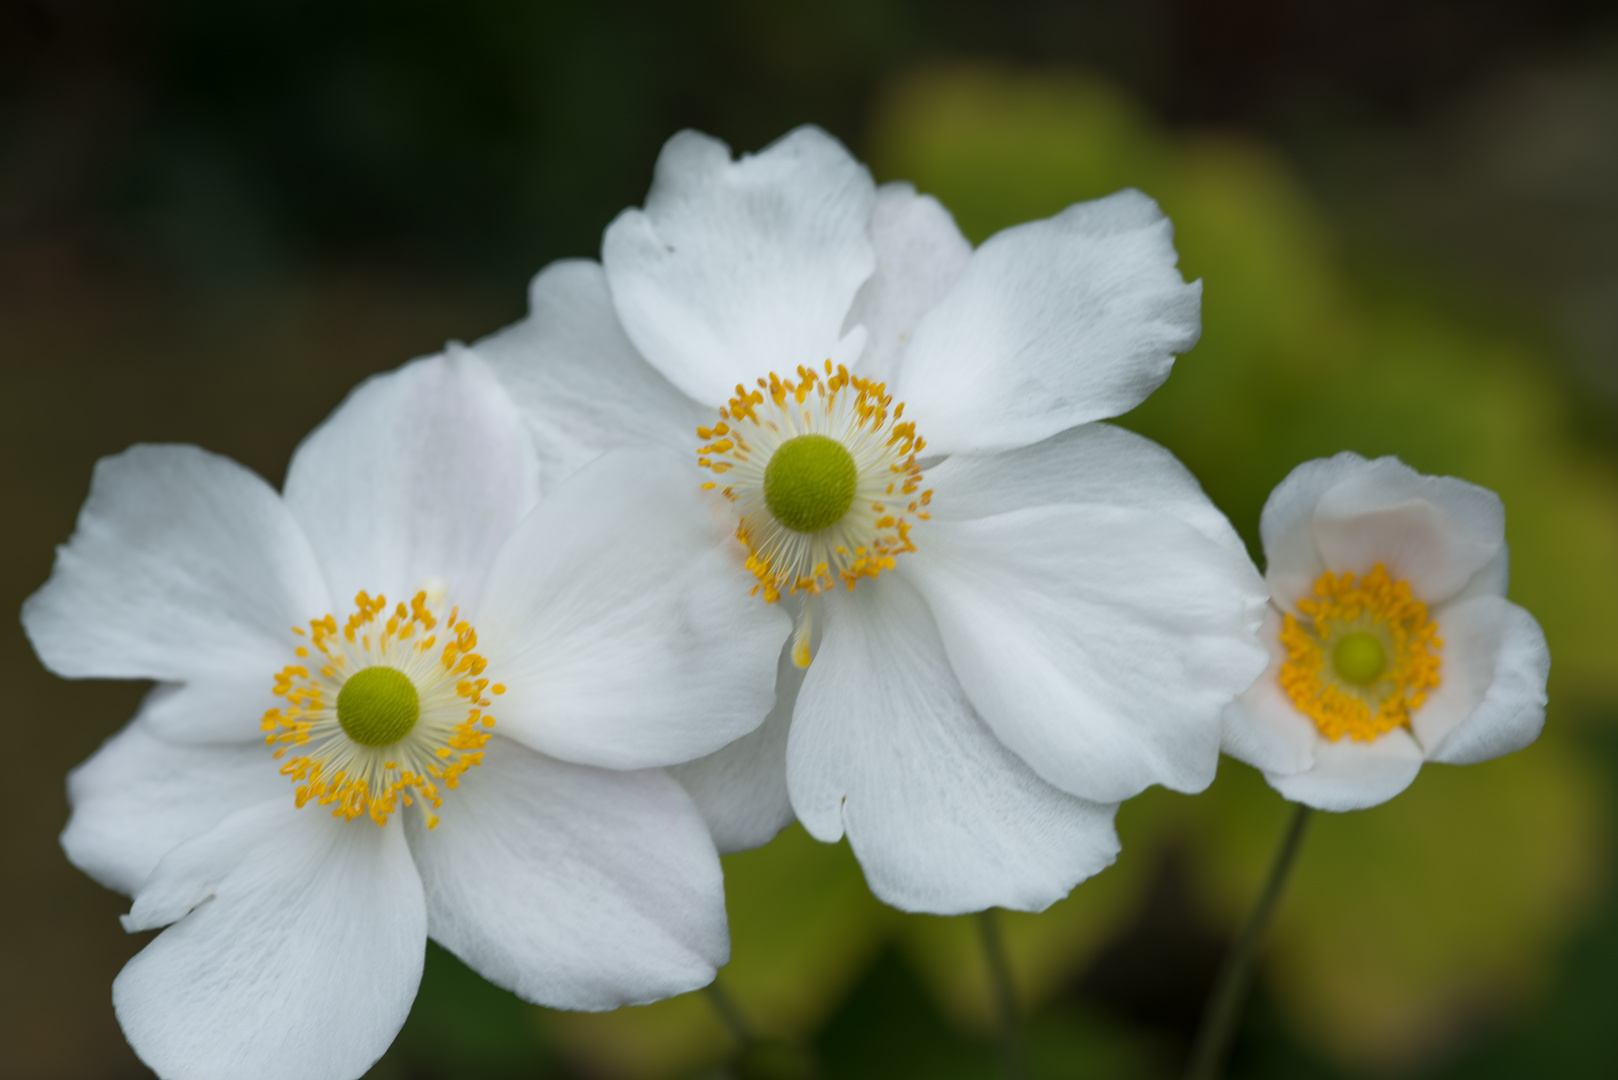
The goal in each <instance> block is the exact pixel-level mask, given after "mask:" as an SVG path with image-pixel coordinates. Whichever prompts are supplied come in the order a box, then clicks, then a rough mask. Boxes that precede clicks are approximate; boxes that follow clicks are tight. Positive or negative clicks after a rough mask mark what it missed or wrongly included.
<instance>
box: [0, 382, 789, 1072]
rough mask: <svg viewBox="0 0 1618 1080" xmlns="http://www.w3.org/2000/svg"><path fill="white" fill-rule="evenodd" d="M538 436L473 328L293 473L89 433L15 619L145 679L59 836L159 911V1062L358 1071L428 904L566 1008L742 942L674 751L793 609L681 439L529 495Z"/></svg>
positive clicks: (42, 648)
mask: <svg viewBox="0 0 1618 1080" xmlns="http://www.w3.org/2000/svg"><path fill="white" fill-rule="evenodd" d="M539 465H540V463H539V461H538V459H537V458H536V456H535V455H534V452H533V447H532V444H531V440H530V437H529V435H528V433H527V432H526V430H525V429H524V426H523V424H522V421H521V419H520V417H519V415H518V413H517V411H516V408H515V406H514V405H513V403H512V402H511V401H510V399H509V398H508V397H507V396H506V395H505V393H504V391H503V390H501V389H500V387H499V385H498V384H497V383H496V381H495V380H494V379H493V378H492V377H491V376H490V374H489V373H488V371H487V369H486V368H485V367H484V366H483V365H482V364H481V363H480V362H478V361H477V360H476V359H475V358H471V357H464V356H463V357H457V358H449V359H446V358H442V357H439V358H433V359H429V360H424V361H418V362H416V363H413V364H410V365H408V366H406V367H404V368H403V369H401V370H399V371H397V372H395V373H392V374H388V375H384V376H380V377H377V378H374V379H372V380H370V381H368V382H367V383H365V384H364V385H362V386H361V387H360V388H359V389H357V390H356V391H355V392H354V393H353V394H352V395H351V396H350V397H349V398H348V400H347V401H346V402H345V403H344V404H343V405H342V406H341V407H340V408H339V409H338V410H337V412H336V413H335V414H333V416H332V417H331V418H330V419H329V420H327V421H326V423H325V424H324V425H323V426H321V427H320V428H319V429H317V430H316V431H315V432H314V433H313V434H311V435H310V436H309V438H308V439H306V440H305V441H304V443H303V445H302V446H300V447H299V449H298V451H297V454H296V455H295V457H294V458H293V460H292V463H291V467H290V469H289V472H288V475H287V480H286V485H285V488H284V491H283V492H282V493H280V494H277V493H276V492H275V490H274V489H272V488H271V487H270V486H269V485H267V484H266V483H264V481H262V480H261V479H259V478H258V477H257V476H256V475H254V474H253V473H251V472H249V471H248V470H247V469H245V468H242V467H241V466H239V465H236V464H234V463H233V462H230V461H228V460H226V459H224V458H221V457H218V456H215V455H212V454H209V453H206V452H204V451H202V450H199V449H196V448H194V447H187V446H136V447H134V448H133V449H131V450H129V451H127V452H125V453H123V454H120V455H117V456H115V457H111V458H107V459H106V460H104V461H102V462H101V463H100V464H99V465H98V466H97V467H96V471H95V477H94V481H93V483H92V485H91V491H90V496H89V499H88V501H87V502H86V503H85V506H84V509H83V511H82V513H81V515H80V517H79V522H78V528H77V530H76V532H75V533H74V535H73V537H72V539H71V541H70V542H69V543H68V544H67V545H66V546H64V547H63V548H62V549H61V550H60V552H59V554H58V558H57V562H56V567H55V570H54V571H53V573H52V575H51V578H50V580H49V581H48V582H47V583H46V584H45V586H44V587H43V588H42V589H40V591H39V592H38V593H36V594H35V595H34V596H33V597H32V598H31V599H30V600H29V601H28V603H27V604H26V606H25V608H24V611H23V622H24V624H25V626H26V628H27V631H28V635H29V637H30V639H31V640H32V642H33V644H34V647H35V649H36V650H37V651H38V653H39V655H40V657H41V658H42V659H43V660H44V662H45V663H46V665H47V666H48V667H50V668H51V669H52V670H53V671H55V672H57V673H58V674H60V675H64V676H67V677H70V678H78V677H86V676H88V677H106V678H145V679H154V680H157V682H158V685H157V686H156V688H155V689H154V690H153V691H152V692H151V693H150V695H149V696H148V697H147V698H146V699H145V701H144V703H143V704H142V706H141V708H140V711H139V714H138V715H137V716H136V717H135V719H134V720H133V721H132V722H131V723H130V724H129V725H128V726H127V727H126V728H125V729H124V730H123V731H121V732H120V733H118V734H117V735H115V736H114V737H113V738H112V739H110V740H109V741H108V742H107V744H106V745H105V746H103V747H102V748H101V749H100V750H99V751H98V752H97V753H96V755H95V756H94V757H92V758H91V759H90V760H89V761H88V762H87V763H86V764H84V765H83V766H81V767H80V768H79V769H78V770H77V771H75V772H74V773H73V774H72V777H71V779H70V781H69V794H70V798H71V801H72V804H73V815H72V819H71V821H70V822H69V824H68V826H67V829H66V831H65V832H64V833H63V836H62V843H63V846H64V848H65V849H66V851H67V853H68V856H69V858H70V859H72V861H73V862H74V863H75V864H76V865H77V866H79V867H80V868H82V869H83V870H85V871H86V872H87V873H89V874H90V875H91V876H92V877H94V878H95V879H96V880H97V881H99V882H101V883H103V884H105V885H107V886H108V887H110V888H113V889H117V890H119V891H121V892H124V893H126V894H128V895H130V896H132V897H133V898H134V905H133V907H132V909H131V911H130V913H129V914H128V915H127V916H125V917H124V924H125V926H126V927H127V928H128V929H129V930H131V931H138V930H150V929H155V928H158V927H163V926H168V929H167V930H165V931H164V932H163V933H162V934H160V935H159V936H158V937H157V938H156V939H155V940H154V941H153V942H152V943H151V944H150V945H148V946H147V947H146V948H145V949H144V950H143V951H142V952H141V953H140V954H139V955H137V956H136V957H135V958H134V959H133V960H131V961H130V962H129V964H128V965H127V966H126V967H125V968H124V969H123V971H122V973H120V974H119V976H118V978H117V981H116V982H115V983H114V984H113V1002H114V1005H115V1007H116V1009H117V1013H118V1018H119V1021H120V1022H121V1024H122V1025H123V1028H124V1031H125V1033H126V1035H127V1036H128V1038H129V1040H130V1043H131V1045H132V1046H133V1047H134V1048H135V1051H136V1052H137V1053H138V1054H139V1055H140V1057H141V1058H142V1060H144V1061H145V1062H146V1063H147V1064H148V1065H150V1066H151V1067H152V1068H153V1069H154V1070H155V1071H156V1072H157V1073H158V1074H159V1075H161V1076H164V1077H196V1076H216V1077H231V1078H232V1080H255V1078H288V1080H292V1078H296V1080H312V1078H313V1080H322V1078H329V1080H351V1078H353V1077H356V1076H359V1075H360V1074H361V1073H363V1072H364V1071H365V1070H366V1068H367V1067H369V1066H370V1064H371V1063H372V1062H373V1061H375V1060H376V1059H377V1057H378V1056H380V1055H381V1053H382V1052H383V1051H384V1050H385V1049H386V1048H387V1046H388V1044H389V1043H390V1042H391V1041H392V1039H393V1037H394V1035H395V1034H396V1033H397V1032H398V1030H399V1027H400V1025H401V1024H402V1023H403V1022H404V1019H405V1016H406V1014H407V1013H408V1011H409V1009H410V1005H411V1001H412V1000H413V999H414V997H415V993H416V987H417V984H418V982H419V980H420V977H421V970H422V960H423V956H424V952H425V947H426V939H427V937H428V936H429V935H430V936H431V937H433V938H434V939H435V940H437V941H438V942H440V943H441V944H442V945H444V946H445V947H446V948H448V949H449V950H451V951H452V952H454V953H455V954H456V955H458V956H459V957H460V958H461V959H462V960H464V961H465V962H466V963H467V964H469V965H470V966H471V967H472V968H474V969H475V970H477V971H479V972H480V973H482V974H483V975H484V976H485V977H487V978H488V979H490V980H491V981H493V982H495V983H497V984H499V985H500V986H503V987H506V988H508V989H511V990H513V991H515V992H516V993H518V994H519V995H521V996H522V997H524V998H525V999H527V1000H529V1001H534V1002H539V1003H542V1004H546V1005H552V1006H557V1007H561V1008H570V1009H608V1008H613V1007H616V1006H618V1005H621V1004H625V1003H632V1002H644V1001H650V1000H654V999H657V998H661V997H666V996H668V995H671V994H677V993H681V992H684V991H687V990H691V989H694V988H696V987H699V986H701V985H703V984H705V983H707V982H708V981H709V980H711V979H712V978H713V975H714V972H715V970H716V968H717V967H718V966H719V965H721V964H723V963H724V962H725V960H726V959H727V957H728V952H729V943H728V934H727V929H726V921H725V910H724V897H723V886H722V879H721V874H720V867H719V862H718V855H717V852H716V851H715V849H714V846H713V842H712V840H711V838H710V836H709V834H708V831H707V829H706V827H705V824H704V822H703V819H702V817H701V815H700V813H699V812H698V810H697V808H696V807H695V805H694V804H693V802H692V800H691V798H690V797H689V796H688V795H687V794H686V792H685V791H684V789H683V788H681V787H680V786H679V785H678V784H677V783H676V782H675V781H674V780H673V779H671V778H670V777H669V775H668V774H667V773H666V772H664V771H663V770H661V769H659V768H653V766H659V765H663V764H667V763H670V762H676V761H681V760H686V759H689V758H692V757H695V756H697V755H701V754H704V753H708V752H711V751H712V750H714V749H715V748H716V747H718V746H720V745H722V744H724V743H725V742H727V741H729V740H730V739H733V738H735V737H736V736H738V735H740V734H742V733H745V732H747V731H749V730H751V729H752V728H754V727H755V726H757V724H758V723H759V721H760V719H761V718H762V717H763V715H764V713H765V712H766V711H767V710H768V708H769V706H770V703H771V701H772V700H773V693H774V691H773V683H772V680H771V677H770V676H771V674H772V670H773V661H774V658H775V656H776V655H777V654H778V652H779V650H780V648H781V646H782V643H783V641H784V640H785V639H786V636H787V634H788V632H789V630H790V623H789V621H788V619H787V617H786V616H785V615H782V614H781V613H780V612H776V611H764V610H761V608H760V606H759V605H758V604H757V603H756V602H754V601H752V600H751V599H750V598H748V597H747V596H746V582H748V581H750V580H751V579H750V577H749V576H748V574H747V573H746V571H745V570H744V569H743V567H742V562H743V560H742V559H741V558H739V557H738V556H737V554H736V552H735V551H734V546H735V541H734V540H733V539H732V538H731V535H730V530H729V528H728V527H727V525H726V523H725V522H723V521H722V520H719V519H716V518H715V516H714V515H713V514H712V513H711V511H710V508H708V507H703V506H701V505H698V504H696V503H694V502H693V501H692V499H691V498H690V496H689V491H688V488H689V486H690V485H689V484H688V483H687V482H686V478H687V475H688V469H689V466H688V464H687V462H686V461H684V460H682V459H680V458H679V456H678V455H674V454H673V453H672V452H671V451H667V450H660V449H656V448H642V449H639V450H626V451H624V452H622V453H618V454H612V455H608V456H605V457H603V458H602V459H600V460H599V461H597V462H596V463H595V464H593V465H592V466H591V467H590V468H588V469H585V470H583V471H582V472H580V473H578V474H577V475H576V476H574V477H573V478H572V480H571V482H569V483H568V484H565V485H562V486H560V487H557V488H555V489H554V490H553V491H552V492H551V493H550V494H549V496H548V497H547V498H546V499H545V500H544V501H543V502H540V503H538V505H536V499H537V492H538V487H539ZM644 514H655V515H656V517H657V520H658V523H659V524H658V530H657V532H656V533H655V534H652V533H648V532H647V531H646V530H645V529H643V528H642V527H641V526H640V524H639V518H640V516H641V515H644ZM738 590H739V591H740V594H741V595H740V596H738ZM171 924H172V925H171Z"/></svg>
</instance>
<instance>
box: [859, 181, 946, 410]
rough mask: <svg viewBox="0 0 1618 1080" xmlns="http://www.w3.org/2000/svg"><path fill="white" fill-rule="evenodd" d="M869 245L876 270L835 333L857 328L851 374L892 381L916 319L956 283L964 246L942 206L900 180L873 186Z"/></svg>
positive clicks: (936, 302) (935, 303)
mask: <svg viewBox="0 0 1618 1080" xmlns="http://www.w3.org/2000/svg"><path fill="white" fill-rule="evenodd" d="M871 243H872V245H873V246H874V247H875V249H876V271H875V272H874V273H873V274H872V275H871V276H870V277H869V278H867V279H866V281H865V284H864V285H862V286H861V287H860V291H859V293H858V295H856V296H855V297H854V306H853V307H852V308H851V309H850V310H849V313H848V316H847V317H846V318H845V319H844V321H843V329H844V330H845V332H846V331H847V330H851V329H853V328H854V327H856V326H864V327H865V329H866V335H867V336H866V339H865V354H864V355H863V356H861V357H860V362H859V371H860V373H861V374H862V375H864V376H866V377H867V378H871V379H876V380H878V381H882V380H886V379H889V378H892V376H893V373H894V371H895V369H896V367H897V365H898V361H899V358H900V356H902V355H903V353H904V350H905V347H906V346H907V345H908V344H909V343H910V338H911V335H913V334H914V333H915V330H916V325H917V324H918V323H920V322H921V319H922V316H924V315H926V314H927V312H929V311H931V310H932V309H933V308H934V307H936V306H937V304H938V302H939V301H940V300H942V299H943V298H944V296H945V295H947V294H948V292H949V290H950V288H951V287H952V286H954V284H955V282H956V281H958V280H959V279H960V276H961V274H962V272H963V271H964V270H965V269H966V263H967V260H968V259H970V258H971V257H972V245H971V244H970V243H968V242H967V239H966V237H964V236H962V235H961V230H960V229H958V228H956V227H955V219H954V218H953V217H951V216H950V212H949V211H948V210H946V209H944V207H943V204H941V203H940V202H939V201H938V200H937V199H935V198H933V197H932V196H931V195H918V194H916V189H915V188H914V187H912V186H911V185H910V184H907V183H903V182H895V183H891V184H883V185H882V186H881V187H879V188H877V191H876V203H875V205H874V206H873V207H872V208H871Z"/></svg>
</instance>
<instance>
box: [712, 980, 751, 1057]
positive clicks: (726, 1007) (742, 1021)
mask: <svg viewBox="0 0 1618 1080" xmlns="http://www.w3.org/2000/svg"><path fill="white" fill-rule="evenodd" d="M704 989H705V990H706V991H707V994H708V1000H709V1001H711V1002H713V1007H714V1012H716V1013H718V1014H719V1019H721V1020H723V1021H724V1022H725V1026H726V1027H727V1028H729V1029H730V1033H731V1034H732V1035H734V1036H735V1037H736V1042H737V1043H739V1044H740V1045H742V1046H744V1047H745V1046H749V1045H751V1044H752V1042H753V1025H751V1024H749V1023H748V1022H747V1017H745V1016H743V1015H742V1010H741V1009H740V1008H738V1007H737V1005H736V1001H735V999H734V998H732V997H731V996H730V995H729V994H728V993H726V992H725V988H724V987H722V986H720V985H719V981H718V980H717V979H716V980H714V981H713V982H711V983H709V984H708V985H707V986H706V987H705V988H704Z"/></svg>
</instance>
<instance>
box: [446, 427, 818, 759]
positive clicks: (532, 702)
mask: <svg viewBox="0 0 1618 1080" xmlns="http://www.w3.org/2000/svg"><path fill="white" fill-rule="evenodd" d="M699 482H700V478H699V477H698V475H697V469H696V466H695V464H694V463H692V461H691V459H690V458H688V457H686V456H685V455H681V454H679V453H677V452H675V451H672V450H665V449H661V448H656V447H641V448H635V449H625V450H620V451H615V452H614V453H612V454H608V455H606V456H604V457H602V458H600V459H598V460H597V461H596V462H594V463H593V464H591V465H589V466H588V467H586V468H585V469H583V470H582V471H580V472H579V473H578V474H577V475H575V476H574V477H573V479H572V480H570V481H569V482H568V483H566V484H564V485H562V486H561V487H560V488H558V489H557V491H556V493H555V494H554V495H552V496H551V497H550V498H549V499H547V500H546V501H545V503H544V504H543V505H542V506H541V507H540V509H539V510H538V511H537V512H536V513H535V514H533V515H532V516H531V517H529V518H528V519H527V520H526V521H524V522H523V523H522V525H521V527H519V529H518V531H517V532H516V534H514V535H513V537H512V538H511V541H510V543H509V544H507V546H506V548H505V549H504V550H503V551H502V552H501V553H500V557H499V559H498V560H497V562H496V564H495V566H494V568H493V569H492V570H491V571H490V573H489V588H488V596H487V598H486V600H485V602H484V604H483V606H482V608H481V609H480V610H479V612H478V622H477V627H478V633H479V635H480V638H479V646H480V650H481V651H482V652H483V654H484V655H486V656H487V657H488V659H489V664H490V670H491V672H492V673H495V674H496V675H497V677H498V678H499V679H500V680H501V681H502V682H503V683H504V684H505V685H506V686H507V688H508V691H507V693H506V694H505V696H504V697H502V698H501V699H500V700H499V704H498V707H497V709H496V710H495V711H496V713H497V715H498V716H499V718H500V723H501V728H500V730H501V731H502V732H503V733H505V734H507V735H509V736H511V737H513V738H516V739H519V740H521V741H522V742H524V743H527V744H528V745H529V746H531V747H533V748H534V749H536V750H540V751H541V752H543V753H546V754H549V755H551V756H552V757H557V758H561V759H562V760H564V761H574V762H578V763H581V764H587V765H598V766H602V767H606V768H643V767H647V766H659V765H669V764H673V763H675V762H680V761H689V760H691V759H692V758H696V757H700V756H702V755H704V754H708V753H711V752H713V751H714V750H717V749H718V748H719V747H721V746H723V745H724V744H725V743H728V742H730V741H731V740H733V739H737V738H740V737H741V736H743V735H745V734H747V733H748V732H749V731H752V730H753V729H754V728H756V727H758V725H759V724H760V723H761V722H762V721H763V719H764V716H765V714H766V713H767V712H769V710H770V707H771V705H772V703H773V702H774V700H775V690H774V679H773V676H774V673H775V663H776V657H777V655H778V654H779V652H780V649H781V644H782V642H783V641H784V640H785V639H786V635H787V631H788V630H789V629H790V621H789V620H788V618H787V616H786V614H785V613H784V612H782V611H781V610H780V609H779V608H778V607H776V606H773V605H767V604H764V603H762V602H760V601H759V599H758V598H757V597H754V596H749V595H748V590H749V588H750V587H751V585H752V583H753V578H752V575H751V574H749V573H748V572H747V570H746V569H745V568H744V567H743V565H742V558H743V549H742V548H741V547H740V545H738V544H737V543H736V541H735V537H734V536H733V535H732V530H733V529H734V526H733V525H732V524H731V523H729V522H727V521H726V520H725V518H724V517H723V515H722V514H721V512H720V511H718V509H717V508H716V507H715V506H713V505H712V504H711V503H710V502H709V501H708V500H707V499H706V498H705V497H704V496H703V495H702V493H701V492H700V491H699V490H698V484H699Z"/></svg>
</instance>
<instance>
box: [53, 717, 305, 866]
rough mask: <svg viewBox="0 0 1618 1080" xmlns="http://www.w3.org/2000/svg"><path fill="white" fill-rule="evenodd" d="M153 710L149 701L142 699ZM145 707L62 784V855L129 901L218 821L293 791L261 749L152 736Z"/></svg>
mask: <svg viewBox="0 0 1618 1080" xmlns="http://www.w3.org/2000/svg"><path fill="white" fill-rule="evenodd" d="M147 700H148V703H150V700H151V699H150V698H148V699H147ZM147 711H148V709H147V707H143V708H142V710H141V713H140V714H139V715H138V716H136V718H135V719H134V720H133V721H131V722H130V723H129V724H128V725H127V726H126V727H125V728H124V729H123V730H122V731H120V732H119V733H118V734H116V735H114V736H113V737H112V738H110V739H108V740H107V741H106V742H105V743H103V744H102V746H101V748H100V749H99V750H97V751H96V752H95V754H94V755H93V756H92V757H91V758H90V759H89V760H88V761H86V762H85V763H84V764H82V765H80V766H79V767H78V768H76V769H74V770H73V771H72V772H71V773H69V774H68V777H67V798H68V802H69V803H70V804H72V807H73V815H72V816H71V817H70V818H68V822H67V828H66V829H64V830H63V831H62V849H63V850H64V851H66V852H67V857H68V860H69V861H70V862H72V864H73V865H74V866H77V867H78V868H79V869H80V870H83V871H84V872H85V873H86V874H89V875H90V876H91V877H93V878H95V880H96V881H98V882H100V883H101V884H103V885H105V886H106V887H107V888H109V889H116V890H117V891H118V892H121V893H124V894H125V895H127V896H132V895H134V893H135V891H136V890H137V889H138V888H140V885H141V883H142V882H144V881H145V880H146V878H147V876H148V875H149V874H151V872H152V868H153V867H154V866H156V865H157V863H158V860H159V859H161V858H162V857H163V856H164V855H167V854H168V853H169V852H170V851H171V850H173V849H174V848H176V847H178V846H179V845H180V844H182V843H184V842H185V841H187V840H190V839H191V838H192V837H195V836H200V835H202V834H203V833H205V832H207V831H208V830H209V829H212V828H213V827H214V826H215V825H217V824H219V821H220V819H222V818H224V817H227V816H229V815H230V814H231V813H233V812H235V811H236V810H239V809H241V808H242V807H244V806H249V805H252V804H254V803H260V802H264V801H265V800H267V799H272V798H275V797H276V796H278V795H279V796H281V797H283V798H284V799H286V801H288V802H291V801H292V785H291V784H289V783H288V782H287V779H286V777H284V776H282V775H281V774H280V772H279V768H280V766H279V763H278V762H276V761H274V760H273V759H272V758H271V757H270V751H269V750H268V749H267V748H266V747H265V746H264V745H263V744H262V741H261V742H260V743H259V745H256V746H187V745H181V744H175V743H171V742H166V741H164V740H162V739H159V738H158V737H157V736H156V735H154V734H153V733H152V729H151V726H150V724H148V723H147Z"/></svg>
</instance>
